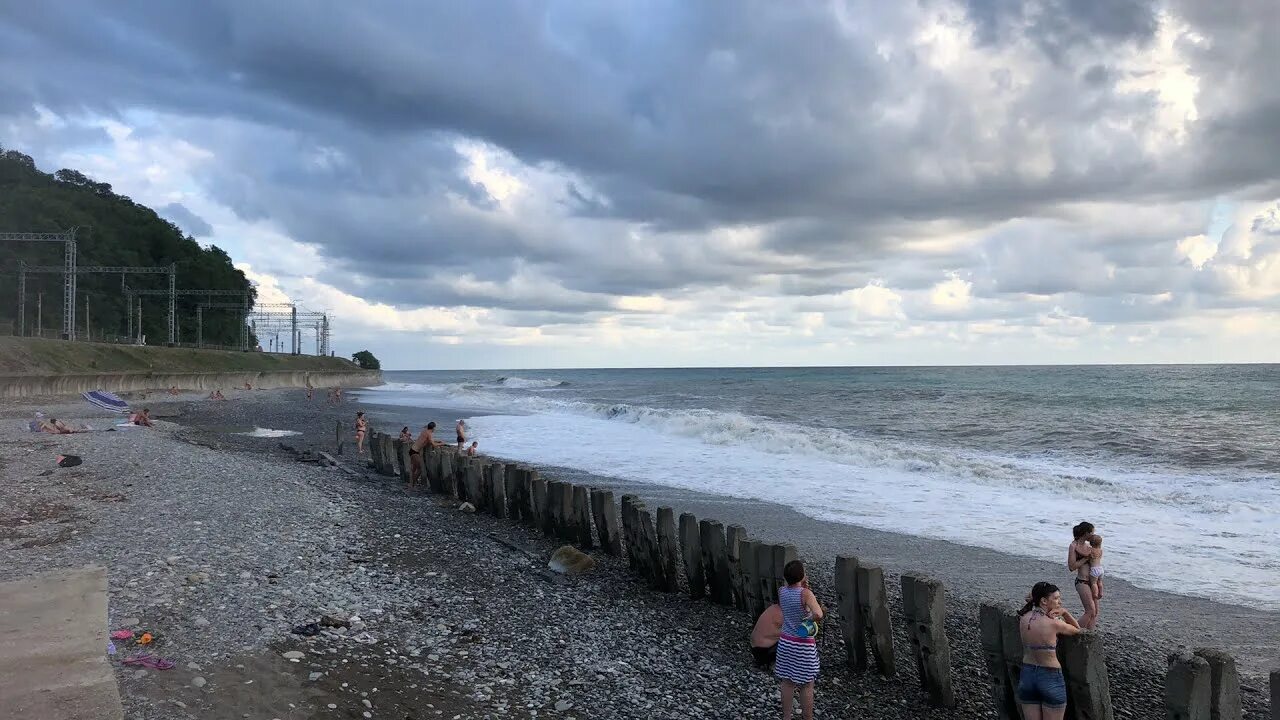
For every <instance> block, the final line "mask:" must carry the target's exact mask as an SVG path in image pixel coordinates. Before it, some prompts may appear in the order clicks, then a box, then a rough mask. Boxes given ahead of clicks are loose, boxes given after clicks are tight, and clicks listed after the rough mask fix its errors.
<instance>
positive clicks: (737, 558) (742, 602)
mask: <svg viewBox="0 0 1280 720" xmlns="http://www.w3.org/2000/svg"><path fill="white" fill-rule="evenodd" d="M746 539H747V529H746V528H744V527H742V526H741V525H730V526H729V527H727V528H725V529H724V556H725V560H726V562H728V564H729V591H730V594H731V595H732V598H733V606H734V607H735V608H736V609H738V610H746V609H747V593H746V591H745V589H744V588H743V587H742V543H743V542H745V541H746Z"/></svg>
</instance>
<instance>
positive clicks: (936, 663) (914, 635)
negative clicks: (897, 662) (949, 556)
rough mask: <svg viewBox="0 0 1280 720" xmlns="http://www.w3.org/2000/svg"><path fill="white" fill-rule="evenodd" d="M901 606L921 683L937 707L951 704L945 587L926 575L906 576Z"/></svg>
mask: <svg viewBox="0 0 1280 720" xmlns="http://www.w3.org/2000/svg"><path fill="white" fill-rule="evenodd" d="M900 581H901V584H902V608H903V614H904V615H906V621H907V637H908V638H909V639H910V641H911V653H912V655H913V656H914V658H915V661H916V670H917V671H918V672H919V674H920V685H921V686H922V687H923V688H924V690H925V692H926V693H928V696H929V704H930V705H932V706H934V707H952V706H954V705H955V703H956V700H955V695H954V693H953V692H952V690H951V643H950V642H949V641H948V640H947V632H946V612H947V603H946V589H945V588H944V587H943V585H942V583H941V582H939V581H938V580H935V579H933V578H931V577H927V576H924V575H909V574H908V575H903V576H902V577H901V578H900Z"/></svg>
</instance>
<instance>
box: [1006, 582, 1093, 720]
mask: <svg viewBox="0 0 1280 720" xmlns="http://www.w3.org/2000/svg"><path fill="white" fill-rule="evenodd" d="M1018 632H1019V633H1020V634H1021V635H1022V648H1023V650H1022V674H1021V675H1020V677H1019V680H1018V689H1017V699H1018V705H1019V706H1021V707H1022V717H1023V720H1062V717H1063V715H1065V714H1066V712H1067V685H1066V682H1065V680H1064V679H1063V677H1062V665H1061V664H1059V662H1058V636H1059V635H1078V634H1079V633H1080V624H1079V623H1077V622H1076V619H1075V618H1073V617H1071V613H1069V612H1067V610H1066V609H1065V608H1063V607H1062V593H1061V592H1059V591H1058V586H1057V585H1054V584H1053V583H1047V582H1038V583H1036V584H1035V586H1034V587H1032V588H1031V594H1030V595H1027V604H1026V605H1024V606H1023V608H1022V609H1021V610H1019V611H1018Z"/></svg>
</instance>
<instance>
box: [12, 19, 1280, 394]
mask: <svg viewBox="0 0 1280 720" xmlns="http://www.w3.org/2000/svg"><path fill="white" fill-rule="evenodd" d="M1278 35H1280V3H1277V2H1275V0H1167V1H1166V2H1152V1H1147V0H916V1H911V0H902V1H896V0H895V1H894V2H886V1H884V0H867V1H864V2H854V1H851V2H816V1H815V2H807V1H803V0H802V1H800V2H777V1H776V0H762V1H760V2H749V1H747V0H735V1H732V2H715V1H711V0H708V1H706V2H702V1H700V2H689V1H688V0H681V1H680V2H671V1H668V0H652V1H651V2H643V3H642V2H578V1H576V0H574V1H561V0H544V1H542V2H536V1H528V2H520V1H515V0H512V1H510V2H500V3H499V2H483V1H468V2H452V1H448V2H419V1H413V2H410V1H407V0H406V1H405V2H389V1H388V2H383V1H373V2H350V0H341V1H337V0H334V1H324V0H296V1H286V0H273V1H272V2H260V1H259V0H243V1H242V0H208V1H205V2H198V3H197V2H169V1H166V0H150V1H144V2H133V1H127V0H114V1H113V2H105V3H104V2H98V1H95V0H51V1H50V2H24V1H23V0H0V145H3V146H4V147H6V148H14V149H18V150H21V151H23V152H26V153H28V154H30V155H32V156H33V157H34V158H35V159H36V161H37V163H38V164H39V165H40V166H41V167H42V168H43V169H45V170H46V171H49V172H52V171H54V170H57V169H59V168H62V167H70V168H76V169H79V170H82V171H84V172H85V173H86V174H88V175H90V176H91V177H94V178H95V179H97V180H100V181H104V182H110V183H112V184H113V185H114V187H115V188H116V190H117V191H118V192H121V193H123V194H127V195H129V196H131V197H133V198H134V199H135V200H137V201H139V202H143V203H145V204H148V205H150V206H151V207H153V208H156V209H157V210H158V211H160V212H161V213H162V214H164V215H166V216H167V217H169V218H170V219H172V220H174V221H175V222H177V223H178V224H179V225H181V226H182V227H183V228H184V230H186V231H187V232H188V233H190V234H192V235H194V236H196V237H197V239H199V240H200V241H201V242H205V243H215V244H217V245H219V246H220V247H222V248H224V249H226V250H227V251H228V252H229V253H231V255H232V257H233V258H235V260H236V261H237V263H238V264H240V265H241V266H242V267H243V268H245V269H246V271H247V272H249V273H250V277H252V278H254V279H255V280H256V281H257V282H258V283H259V286H260V292H261V297H262V298H263V299H265V300H278V299H281V298H282V296H287V297H289V298H292V299H294V300H296V301H298V302H301V303H303V304H304V305H306V306H307V307H309V308H313V309H328V310H330V311H332V312H333V313H335V314H336V315H337V318H338V320H337V323H336V326H335V335H336V339H335V347H336V349H337V350H338V352H340V353H346V354H349V353H350V352H352V351H354V350H357V349H360V348H363V347H368V348H370V349H371V350H373V351H374V352H375V354H378V355H379V356H380V357H382V358H383V359H384V364H385V365H386V366H388V367H392V368H402V369H403V368H440V367H444V368H448V367H504V368H505V367H566V366H654V365H659V366H662V365H791V364H823V365H833V364H969V363H1057V362H1215V361H1276V360H1277V358H1278V357H1280V83H1277V82H1276V69H1277V68H1280V42H1277V41H1276V38H1277V36H1278Z"/></svg>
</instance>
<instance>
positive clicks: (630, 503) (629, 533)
mask: <svg viewBox="0 0 1280 720" xmlns="http://www.w3.org/2000/svg"><path fill="white" fill-rule="evenodd" d="M638 504H639V500H637V499H636V496H635V495H623V496H622V547H623V550H624V551H625V552H626V554H627V567H629V568H631V572H634V573H638V572H640V532H639V530H638V528H639V524H640V523H639V520H638V519H637V515H636V506H637V505H638Z"/></svg>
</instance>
